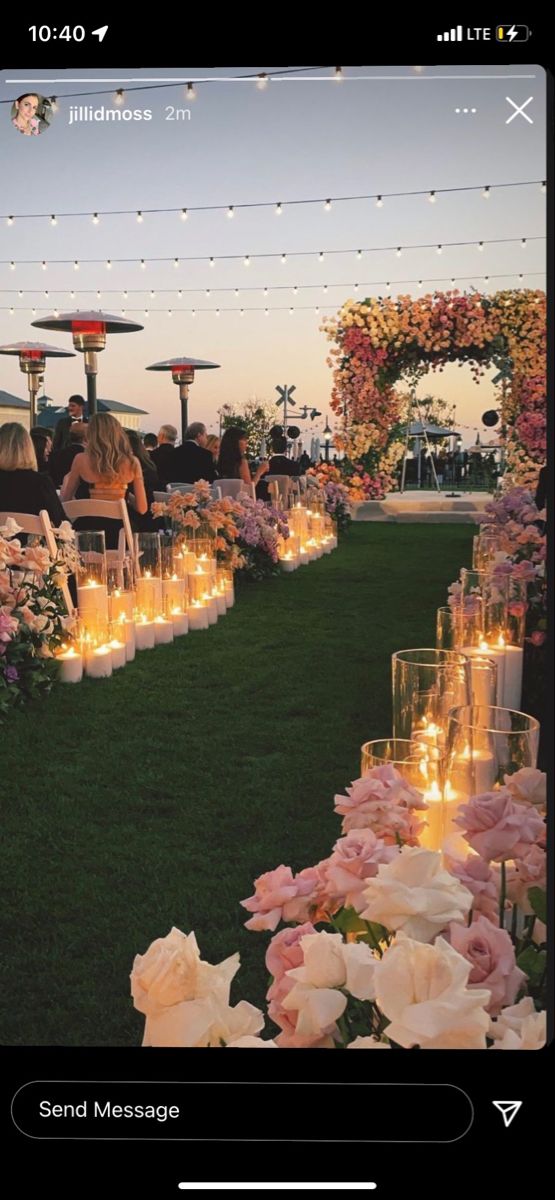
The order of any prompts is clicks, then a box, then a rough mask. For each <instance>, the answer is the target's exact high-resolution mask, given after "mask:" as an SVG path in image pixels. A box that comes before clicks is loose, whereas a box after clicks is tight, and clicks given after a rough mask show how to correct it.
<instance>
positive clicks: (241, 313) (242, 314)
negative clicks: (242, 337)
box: [239, 308, 245, 317]
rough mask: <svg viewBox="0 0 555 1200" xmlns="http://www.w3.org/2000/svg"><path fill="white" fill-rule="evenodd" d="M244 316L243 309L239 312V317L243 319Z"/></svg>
mask: <svg viewBox="0 0 555 1200" xmlns="http://www.w3.org/2000/svg"><path fill="white" fill-rule="evenodd" d="M244 315H245V310H244V308H242V309H241V310H240V313H239V316H241V317H244Z"/></svg>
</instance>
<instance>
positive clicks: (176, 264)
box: [173, 258, 179, 268]
mask: <svg viewBox="0 0 555 1200" xmlns="http://www.w3.org/2000/svg"><path fill="white" fill-rule="evenodd" d="M173 265H174V267H176V268H177V267H178V266H179V259H178V258H174V260H173Z"/></svg>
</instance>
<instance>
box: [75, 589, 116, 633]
mask: <svg viewBox="0 0 555 1200" xmlns="http://www.w3.org/2000/svg"><path fill="white" fill-rule="evenodd" d="M77 607H78V609H79V617H80V619H81V621H82V622H83V624H84V625H85V627H86V628H87V629H89V630H90V632H91V633H93V634H94V633H99V632H101V631H102V630H103V629H104V628H105V627H106V626H107V624H108V588H107V587H106V584H105V583H98V581H97V580H96V579H88V580H87V582H86V583H83V584H79V585H78V587H77Z"/></svg>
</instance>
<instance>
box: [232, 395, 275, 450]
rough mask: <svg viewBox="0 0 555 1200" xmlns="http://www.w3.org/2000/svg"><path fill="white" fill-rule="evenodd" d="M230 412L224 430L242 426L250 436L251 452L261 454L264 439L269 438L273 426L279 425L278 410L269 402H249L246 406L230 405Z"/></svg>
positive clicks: (255, 400) (256, 400)
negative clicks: (233, 426)
mask: <svg viewBox="0 0 555 1200" xmlns="http://www.w3.org/2000/svg"><path fill="white" fill-rule="evenodd" d="M229 408H230V412H228V413H227V414H226V415H225V416H224V418H223V421H222V428H223V429H229V428H230V426H232V425H240V426H241V428H242V429H244V430H245V432H246V433H247V435H248V438H249V451H250V453H251V454H252V455H254V456H256V455H257V454H259V452H260V444H261V441H262V438H264V437H267V436H268V433H269V431H270V429H271V428H272V425H275V424H278V423H279V417H276V408H275V405H274V404H271V403H270V402H269V401H268V400H258V399H256V398H255V399H254V400H247V401H246V402H245V404H233V405H229Z"/></svg>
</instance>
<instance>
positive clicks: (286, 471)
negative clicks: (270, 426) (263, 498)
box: [270, 436, 299, 475]
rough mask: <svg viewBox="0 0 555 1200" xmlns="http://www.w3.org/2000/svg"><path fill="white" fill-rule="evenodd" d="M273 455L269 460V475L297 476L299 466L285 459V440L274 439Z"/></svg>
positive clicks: (289, 459) (281, 438) (282, 438)
mask: <svg viewBox="0 0 555 1200" xmlns="http://www.w3.org/2000/svg"><path fill="white" fill-rule="evenodd" d="M272 450H273V454H272V457H271V459H270V475H298V474H299V464H298V463H296V462H293V460H292V459H291V458H288V457H287V454H286V450H287V438H284V437H283V436H282V437H275V438H274V439H273V441H272Z"/></svg>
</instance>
